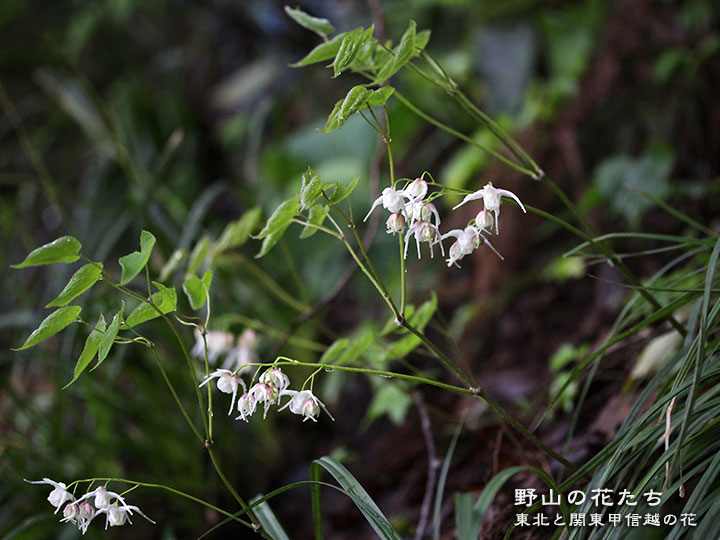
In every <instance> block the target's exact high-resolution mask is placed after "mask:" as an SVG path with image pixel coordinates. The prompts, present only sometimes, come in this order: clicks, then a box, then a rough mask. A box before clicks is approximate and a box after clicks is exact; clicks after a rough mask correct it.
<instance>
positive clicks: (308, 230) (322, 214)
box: [300, 204, 330, 238]
mask: <svg viewBox="0 0 720 540" xmlns="http://www.w3.org/2000/svg"><path fill="white" fill-rule="evenodd" d="M329 211H330V208H329V207H328V206H325V205H319V204H316V205H315V206H313V207H312V208H311V209H310V212H308V221H309V222H310V223H312V224H313V225H318V226H320V225H322V224H323V221H325V218H326V217H327V215H328V212H329ZM316 232H318V230H317V229H316V228H315V227H308V226H307V225H305V227H304V228H303V230H302V232H301V233H300V238H309V237H310V236H312V235H313V234H315V233H316Z"/></svg>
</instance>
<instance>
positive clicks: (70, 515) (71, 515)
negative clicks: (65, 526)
mask: <svg viewBox="0 0 720 540" xmlns="http://www.w3.org/2000/svg"><path fill="white" fill-rule="evenodd" d="M79 512H80V509H79V508H78V505H77V503H70V504H68V505H67V506H65V508H64V509H63V518H62V519H61V520H60V523H62V522H70V523H75V518H77V516H78V513H79Z"/></svg>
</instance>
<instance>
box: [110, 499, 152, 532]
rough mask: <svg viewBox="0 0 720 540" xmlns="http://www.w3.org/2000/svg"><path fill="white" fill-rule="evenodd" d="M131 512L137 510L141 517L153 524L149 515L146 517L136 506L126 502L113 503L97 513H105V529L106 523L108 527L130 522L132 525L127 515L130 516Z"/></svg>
mask: <svg viewBox="0 0 720 540" xmlns="http://www.w3.org/2000/svg"><path fill="white" fill-rule="evenodd" d="M133 512H137V513H138V514H140V515H141V516H142V517H144V518H145V519H147V520H148V521H149V522H150V523H152V524H153V525H154V524H155V522H154V521H153V520H152V519H150V518H149V517H147V516H146V515H145V514H143V513H142V511H141V510H140V509H139V508H138V507H137V506H132V505H127V504H121V505H118V504H114V505H112V506H108V507H106V508H103V509H102V510H100V511H99V512H98V513H104V514H105V529H107V528H108V525H109V526H110V527H120V526H122V525H125V523H130V524H131V525H132V520H131V519H130V518H129V516H132V515H133Z"/></svg>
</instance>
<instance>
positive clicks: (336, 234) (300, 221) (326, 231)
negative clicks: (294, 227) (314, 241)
mask: <svg viewBox="0 0 720 540" xmlns="http://www.w3.org/2000/svg"><path fill="white" fill-rule="evenodd" d="M292 222H293V223H299V224H300V225H304V226H305V227H310V228H312V229H317V230H318V231H322V232H324V233H327V234H329V235H331V236H334V237H335V238H340V235H339V234H338V233H336V232H335V231H332V230H330V229H328V228H327V227H323V226H322V225H316V224H315V223H310V222H309V221H305V220H303V219H298V218H292Z"/></svg>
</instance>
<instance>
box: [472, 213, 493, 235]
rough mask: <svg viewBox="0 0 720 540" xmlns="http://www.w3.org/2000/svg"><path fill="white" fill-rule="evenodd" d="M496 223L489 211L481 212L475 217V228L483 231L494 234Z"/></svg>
mask: <svg viewBox="0 0 720 540" xmlns="http://www.w3.org/2000/svg"><path fill="white" fill-rule="evenodd" d="M494 221H495V220H494V219H493V217H492V214H491V213H490V212H488V211H487V210H480V211H479V212H478V214H477V216H475V226H476V227H477V228H478V229H480V230H481V231H488V232H489V233H492V227H493V222H494Z"/></svg>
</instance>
